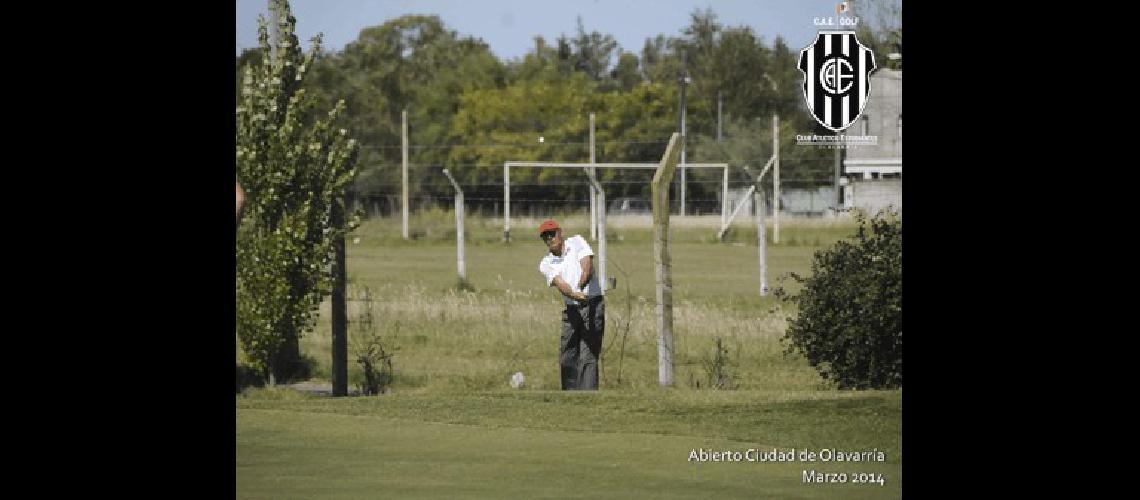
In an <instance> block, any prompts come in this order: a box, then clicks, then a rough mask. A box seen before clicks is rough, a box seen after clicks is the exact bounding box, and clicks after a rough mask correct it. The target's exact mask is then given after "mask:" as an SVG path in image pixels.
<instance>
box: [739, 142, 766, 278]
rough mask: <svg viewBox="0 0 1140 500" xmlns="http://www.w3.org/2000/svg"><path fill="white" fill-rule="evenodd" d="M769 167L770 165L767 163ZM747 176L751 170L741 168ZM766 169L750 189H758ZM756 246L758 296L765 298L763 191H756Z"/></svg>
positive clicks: (750, 173) (756, 178)
mask: <svg viewBox="0 0 1140 500" xmlns="http://www.w3.org/2000/svg"><path fill="white" fill-rule="evenodd" d="M769 165H771V163H769ZM743 168H744V171H745V172H748V176H749V177H752V170H751V169H749V168H748V167H743ZM767 171H768V169H767V168H765V169H764V170H763V171H762V172H760V175H757V176H755V180H754V181H753V184H752V187H754V188H756V187H760V185H761V182H762V180H763V178H764V173H765V172H767ZM755 203H756V213H757V214H758V215H757V217H756V246H757V247H759V248H758V250H757V252H758V253H759V254H760V256H759V258H760V296H761V297H765V296H767V295H768V242H767V240H766V235H765V234H764V232H765V231H764V190H763V189H756V201H755Z"/></svg>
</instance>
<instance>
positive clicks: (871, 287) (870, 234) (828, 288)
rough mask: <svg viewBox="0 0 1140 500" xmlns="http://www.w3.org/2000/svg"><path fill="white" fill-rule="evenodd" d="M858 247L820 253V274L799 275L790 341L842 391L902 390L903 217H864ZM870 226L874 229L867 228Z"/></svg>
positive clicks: (845, 244) (816, 264)
mask: <svg viewBox="0 0 1140 500" xmlns="http://www.w3.org/2000/svg"><path fill="white" fill-rule="evenodd" d="M856 220H857V221H858V223H859V229H858V232H857V234H856V235H855V238H854V241H839V242H838V243H836V244H835V246H834V247H832V248H830V249H825V250H821V251H818V252H816V254H815V257H814V260H813V262H812V276H811V277H810V278H807V279H804V278H801V277H800V276H797V275H795V274H794V273H793V274H791V277H792V278H793V279H795V280H796V281H798V282H800V283H803V284H804V287H803V289H802V290H801V291H800V293H799V294H797V295H788V294H787V293H786V292H785V291H784V290H782V289H779V290H776V292H775V293H776V295H777V296H779V297H781V298H782V299H783V300H786V301H791V302H794V303H795V304H796V305H797V306H798V309H799V314H798V315H797V317H796V318H794V319H791V320H790V321H789V324H788V329H787V331H786V332H785V335H784V338H783V340H784V341H786V342H789V345H788V347H787V351H786V353H792V352H796V351H799V352H802V353H803V354H804V355H805V356H806V357H807V360H808V362H809V363H811V365H812V366H813V367H815V368H816V369H817V370H819V373H820V375H821V376H823V378H824V379H829V380H833V381H834V382H836V384H837V385H838V386H839V388H841V389H887V388H897V387H902V217H901V215H899V214H898V213H897V212H895V211H893V210H891V209H888V210H887V211H886V212H880V213H879V214H878V215H876V216H875V217H874V218H872V219H871V220H870V221H868V220H867V218H866V216H865V215H863V214H862V213H858V212H857V213H856ZM868 224H869V226H870V227H869V228H868V227H867V226H868Z"/></svg>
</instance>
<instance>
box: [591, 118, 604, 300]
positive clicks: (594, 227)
mask: <svg viewBox="0 0 1140 500" xmlns="http://www.w3.org/2000/svg"><path fill="white" fill-rule="evenodd" d="M596 158H597V157H596V156H595V154H594V113H590V163H591V164H593V163H595V161H594V160H595V159H596ZM589 170H590V179H591V180H592V179H594V177H595V176H596V175H597V172H595V171H594V167H593V166H591V167H590V168H589ZM597 191H601V189H597ZM590 237H591V238H594V241H597V240H598V198H597V194H596V193H595V190H594V189H591V190H590ZM602 288H603V289H604V288H605V284H603V285H602Z"/></svg>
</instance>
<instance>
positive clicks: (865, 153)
mask: <svg viewBox="0 0 1140 500" xmlns="http://www.w3.org/2000/svg"><path fill="white" fill-rule="evenodd" d="M870 86H871V93H870V95H869V96H868V98H867V105H866V106H865V107H864V108H863V114H862V115H861V116H860V117H859V119H858V120H856V121H855V123H853V124H852V125H851V126H850V127H848V129H847V134H849V135H877V136H879V144H878V146H859V147H855V148H851V149H848V150H847V154H846V157H847V159H849V160H853V159H860V158H902V135H901V131H900V130H899V117H901V116H902V71H895V70H890V69H881V70H879V71H876V72H875V74H874V75H871V83H870ZM864 122H866V129H867V131H866V134H864V133H863V124H864Z"/></svg>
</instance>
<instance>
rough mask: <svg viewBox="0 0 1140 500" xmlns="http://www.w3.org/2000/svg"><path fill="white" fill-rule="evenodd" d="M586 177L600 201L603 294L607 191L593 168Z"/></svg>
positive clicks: (599, 255) (600, 262) (599, 235)
mask: <svg viewBox="0 0 1140 500" xmlns="http://www.w3.org/2000/svg"><path fill="white" fill-rule="evenodd" d="M585 170H586V177H589V178H590V190H591V191H597V193H598V202H599V203H600V207H599V212H598V215H600V217H599V218H598V279H599V280H600V281H598V284H599V285H601V288H602V295H605V292H606V192H605V190H604V189H602V185H601V184H599V183H598V178H597V177H595V176H594V173H593V172H591V170H592V168H591V167H587V168H586V169H585Z"/></svg>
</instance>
